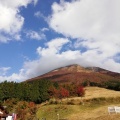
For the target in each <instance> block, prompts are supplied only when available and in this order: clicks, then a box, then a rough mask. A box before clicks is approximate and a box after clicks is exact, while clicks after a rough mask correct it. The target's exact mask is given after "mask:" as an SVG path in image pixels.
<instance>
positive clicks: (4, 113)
mask: <svg viewBox="0 0 120 120" xmlns="http://www.w3.org/2000/svg"><path fill="white" fill-rule="evenodd" d="M7 116H8V113H7V111H6V110H5V108H4V107H3V106H1V105H0V120H1V119H2V118H6V117H7Z"/></svg>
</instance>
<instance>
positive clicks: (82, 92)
mask: <svg viewBox="0 0 120 120" xmlns="http://www.w3.org/2000/svg"><path fill="white" fill-rule="evenodd" d="M76 94H77V95H78V96H79V97H83V96H84V95H85V89H84V87H83V86H78V87H77V89H76Z"/></svg>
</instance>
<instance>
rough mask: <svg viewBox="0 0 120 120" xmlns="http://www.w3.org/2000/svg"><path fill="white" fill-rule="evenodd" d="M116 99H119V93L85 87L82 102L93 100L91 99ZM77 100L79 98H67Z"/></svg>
mask: <svg viewBox="0 0 120 120" xmlns="http://www.w3.org/2000/svg"><path fill="white" fill-rule="evenodd" d="M110 97H113V98H116V97H120V92H119V91H114V90H108V89H105V88H100V87H86V88H85V96H84V97H83V98H82V99H83V100H88V99H93V98H110ZM71 99H74V100H79V99H81V98H80V97H74V98H68V100H71Z"/></svg>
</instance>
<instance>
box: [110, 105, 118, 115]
mask: <svg viewBox="0 0 120 120" xmlns="http://www.w3.org/2000/svg"><path fill="white" fill-rule="evenodd" d="M108 112H109V114H110V113H116V114H117V113H120V107H118V106H113V107H108Z"/></svg>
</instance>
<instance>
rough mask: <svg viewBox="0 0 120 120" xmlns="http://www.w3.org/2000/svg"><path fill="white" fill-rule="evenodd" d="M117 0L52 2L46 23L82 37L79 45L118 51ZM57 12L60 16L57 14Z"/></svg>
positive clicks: (103, 50) (110, 54)
mask: <svg viewBox="0 0 120 120" xmlns="http://www.w3.org/2000/svg"><path fill="white" fill-rule="evenodd" d="M119 5H120V0H77V1H76V0H73V1H72V2H64V1H63V2H62V3H61V4H58V3H54V4H53V5H52V10H53V12H52V15H51V16H50V17H49V25H50V27H51V28H52V29H54V30H55V31H56V32H58V33H62V34H63V35H65V36H69V37H71V38H82V39H83V40H84V41H82V42H81V45H83V46H85V47H86V48H88V49H95V48H97V50H98V51H101V52H104V53H105V54H108V56H113V55H115V54H117V53H119V52H120V49H119V48H120V14H119V11H120V7H119ZM61 16H64V17H62V18H61Z"/></svg>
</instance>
